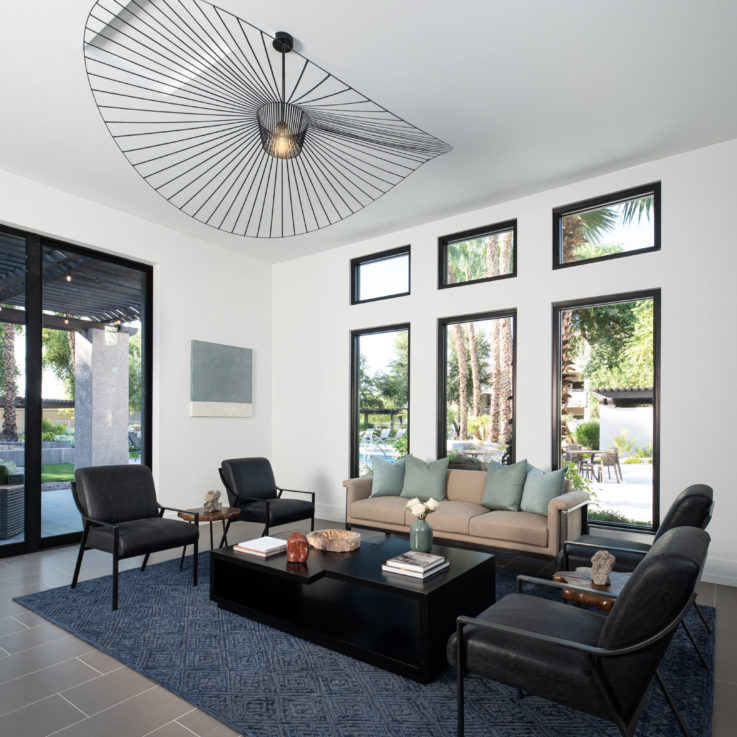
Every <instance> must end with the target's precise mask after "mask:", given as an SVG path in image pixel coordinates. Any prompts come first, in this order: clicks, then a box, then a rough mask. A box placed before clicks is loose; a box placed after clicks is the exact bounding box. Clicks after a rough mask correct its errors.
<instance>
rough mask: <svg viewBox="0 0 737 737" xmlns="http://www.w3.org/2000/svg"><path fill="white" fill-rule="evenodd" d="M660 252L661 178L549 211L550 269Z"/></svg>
mask: <svg viewBox="0 0 737 737" xmlns="http://www.w3.org/2000/svg"><path fill="white" fill-rule="evenodd" d="M659 250H660V182H652V183H650V184H644V185H642V186H639V187H632V188H630V189H624V190H621V191H619V192H612V193H611V194H607V195H603V196H601V197H592V198H591V199H588V200H582V201H581V202H574V203H572V204H570V205H563V206H561V207H556V208H554V209H553V268H554V269H562V268H567V267H569V266H578V265H580V264H582V263H587V264H588V263H593V262H597V261H608V260H610V259H613V258H622V257H624V256H633V255H635V254H638V253H647V252H648V251H659Z"/></svg>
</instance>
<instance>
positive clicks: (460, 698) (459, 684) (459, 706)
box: [456, 623, 465, 737]
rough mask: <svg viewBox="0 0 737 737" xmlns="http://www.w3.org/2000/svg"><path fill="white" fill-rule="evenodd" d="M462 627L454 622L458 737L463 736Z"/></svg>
mask: <svg viewBox="0 0 737 737" xmlns="http://www.w3.org/2000/svg"><path fill="white" fill-rule="evenodd" d="M463 652H464V647H463V628H462V627H461V625H460V623H456V719H457V727H458V737H463V734H464V730H465V724H464V714H463V671H464V670H465V668H464V665H465V664H464V662H463Z"/></svg>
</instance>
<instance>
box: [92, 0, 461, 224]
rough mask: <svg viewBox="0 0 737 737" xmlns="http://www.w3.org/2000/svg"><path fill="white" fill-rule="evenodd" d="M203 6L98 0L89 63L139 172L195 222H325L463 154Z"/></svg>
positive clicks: (280, 43) (284, 41)
mask: <svg viewBox="0 0 737 737" xmlns="http://www.w3.org/2000/svg"><path fill="white" fill-rule="evenodd" d="M293 48H294V42H293V39H292V37H291V35H290V34H288V33H286V32H283V31H280V32H278V33H277V34H276V35H275V37H271V36H270V35H268V34H266V33H265V32H264V31H261V30H260V29H258V28H256V27H255V26H253V25H251V24H250V23H247V22H246V21H244V20H242V19H241V18H238V17H237V16H235V15H233V14H231V13H227V12H226V11H224V10H222V9H220V8H218V7H216V6H214V5H211V4H209V3H206V2H204V1H203V0H98V2H96V3H95V5H94V6H93V7H92V10H91V11H90V14H89V16H88V18H87V25H86V28H85V37H84V56H85V64H86V69H87V76H88V79H89V82H90V88H91V90H92V93H93V96H94V99H95V103H96V104H97V107H98V110H99V111H100V115H101V116H102V118H103V120H104V122H105V124H106V126H107V128H108V130H109V131H110V134H111V135H112V137H113V138H114V140H115V142H116V143H117V144H118V146H119V148H120V150H121V151H122V152H123V153H124V154H125V156H126V158H127V159H128V161H129V162H130V163H131V165H132V166H133V167H134V168H135V170H136V171H137V172H138V173H139V174H140V175H141V176H142V177H143V178H144V179H145V180H146V182H148V184H149V185H150V186H151V187H153V189H155V190H156V191H157V192H158V193H159V194H160V195H161V196H162V197H164V198H166V199H167V200H168V201H169V202H171V203H172V204H173V205H174V206H175V207H177V208H178V209H179V210H181V211H182V212H184V213H186V214H187V215H190V216H191V217H193V218H195V219H197V220H199V221H200V222H203V223H205V224H207V225H210V226H212V227H214V228H217V229H219V230H222V231H225V232H228V233H234V234H236V235H241V236H249V237H261V238H282V237H286V236H292V235H301V234H304V233H309V232H311V231H315V230H319V229H320V228H325V227H327V226H329V225H332V224H334V223H337V222H339V221H341V220H343V219H344V218H347V217H349V216H350V215H352V214H354V213H356V212H358V211H359V210H361V209H362V208H364V207H366V205H369V204H371V202H373V201H374V200H376V199H377V198H378V197H380V196H381V195H383V194H385V193H386V192H388V191H389V190H390V189H392V187H394V186H396V185H397V184H399V183H400V182H401V181H402V180H403V179H404V178H406V177H407V176H409V175H410V174H411V173H412V172H413V171H415V170H416V169H417V168H419V167H420V166H421V165H422V164H424V163H426V162H427V161H429V160H431V159H433V158H435V157H436V156H439V155H441V154H443V153H446V152H447V151H449V150H450V146H448V144H446V143H444V142H443V141H441V140H439V139H438V138H435V137H434V136H431V135H429V134H428V133H425V132H424V131H422V130H420V129H419V128H417V127H415V126H413V125H411V124H410V123H408V122H407V121H405V120H403V119H402V118H400V117H398V116H397V115H394V114H393V113H391V112H389V111H388V110H386V109H385V108H383V107H381V106H380V105H378V104H377V103H375V102H373V101H372V100H370V99H369V98H368V97H366V96H365V95H362V94H361V93H359V92H357V91H356V90H355V89H353V88H352V87H350V86H349V85H347V84H345V83H344V82H341V81H340V80H339V79H337V78H336V77H334V76H333V75H331V74H329V73H328V72H326V71H325V70H324V69H322V68H320V67H318V66H317V65H316V64H313V63H312V62H311V61H309V59H306V58H304V57H303V56H301V55H300V54H299V53H298V52H296V51H294V50H293Z"/></svg>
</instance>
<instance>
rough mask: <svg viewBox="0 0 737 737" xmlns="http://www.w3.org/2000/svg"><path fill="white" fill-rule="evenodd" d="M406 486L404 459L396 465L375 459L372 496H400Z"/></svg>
mask: <svg viewBox="0 0 737 737" xmlns="http://www.w3.org/2000/svg"><path fill="white" fill-rule="evenodd" d="M402 486H404V458H400V459H399V460H398V461H396V463H393V462H392V461H385V460H384V459H382V458H374V475H373V479H372V481H371V496H372V497H377V496H399V495H400V494H401V492H402Z"/></svg>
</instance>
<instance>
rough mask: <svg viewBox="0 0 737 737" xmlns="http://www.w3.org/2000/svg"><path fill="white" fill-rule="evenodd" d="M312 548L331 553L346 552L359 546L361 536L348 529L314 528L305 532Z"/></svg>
mask: <svg viewBox="0 0 737 737" xmlns="http://www.w3.org/2000/svg"><path fill="white" fill-rule="evenodd" d="M307 539H308V540H309V542H310V545H312V547H313V548H317V549H318V550H329V551H331V552H333V553H348V552H350V551H351V550H357V549H358V548H360V547H361V536H360V535H359V534H358V533H357V532H350V531H348V530H315V531H314V532H308V533H307Z"/></svg>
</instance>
